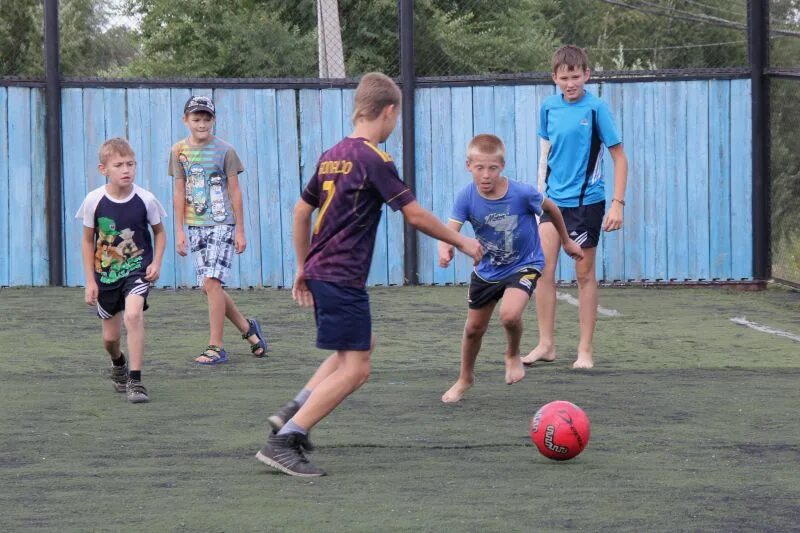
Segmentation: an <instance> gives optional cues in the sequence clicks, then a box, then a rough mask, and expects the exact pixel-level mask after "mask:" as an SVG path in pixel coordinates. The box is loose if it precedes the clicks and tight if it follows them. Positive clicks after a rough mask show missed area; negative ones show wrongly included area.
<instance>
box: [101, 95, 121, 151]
mask: <svg viewBox="0 0 800 533" xmlns="http://www.w3.org/2000/svg"><path fill="white" fill-rule="evenodd" d="M125 107H126V106H125V89H103V114H104V115H105V125H106V135H105V136H106V139H110V138H111V137H125V136H126V135H127V128H126V127H125V117H126V113H125Z"/></svg>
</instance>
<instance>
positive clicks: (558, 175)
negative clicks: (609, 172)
mask: <svg viewBox="0 0 800 533" xmlns="http://www.w3.org/2000/svg"><path fill="white" fill-rule="evenodd" d="M539 136H540V137H541V138H543V139H547V140H549V141H550V145H551V146H550V154H549V155H548V158H547V190H546V192H547V197H548V198H550V199H551V200H553V202H555V203H556V205H558V206H559V207H578V206H580V205H586V204H594V203H597V202H602V201H603V200H605V191H604V189H603V152H604V149H603V146H607V147H611V146H614V145H617V144H619V143H621V142H622V140H621V139H620V137H619V135H618V134H617V128H616V127H615V126H614V119H613V117H612V116H611V111H610V110H609V109H608V105H607V104H606V103H605V102H603V101H602V100H600V99H599V98H597V97H596V96H594V95H593V94H591V93H589V92H585V93H584V95H583V96H582V97H581V98H580V99H579V100H578V101H577V102H568V101H566V100H565V99H564V96H563V95H562V94H555V95H553V96H550V97H549V98H547V99H546V100H545V101H544V102H543V103H542V108H541V109H540V111H539Z"/></svg>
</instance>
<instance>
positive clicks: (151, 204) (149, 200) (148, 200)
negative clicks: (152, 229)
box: [136, 188, 167, 226]
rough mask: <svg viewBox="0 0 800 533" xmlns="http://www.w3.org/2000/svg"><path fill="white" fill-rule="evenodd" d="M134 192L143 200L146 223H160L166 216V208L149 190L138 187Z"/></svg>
mask: <svg viewBox="0 0 800 533" xmlns="http://www.w3.org/2000/svg"><path fill="white" fill-rule="evenodd" d="M136 192H137V193H138V194H139V196H140V197H141V198H142V200H143V201H144V205H145V207H147V223H148V224H150V225H151V226H155V225H156V224H161V220H162V219H164V218H166V217H167V210H166V209H164V206H163V205H161V202H159V201H158V198H156V197H155V195H154V194H153V193H151V192H150V191H147V190H145V189H142V188H139V189H138V190H137V191H136Z"/></svg>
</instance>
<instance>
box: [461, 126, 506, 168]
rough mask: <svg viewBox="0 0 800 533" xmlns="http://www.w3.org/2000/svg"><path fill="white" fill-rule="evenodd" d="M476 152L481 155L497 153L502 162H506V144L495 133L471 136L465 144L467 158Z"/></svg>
mask: <svg viewBox="0 0 800 533" xmlns="http://www.w3.org/2000/svg"><path fill="white" fill-rule="evenodd" d="M476 152H477V153H479V154H483V155H497V156H500V160H501V161H503V163H504V164H505V162H506V146H505V145H504V144H503V140H502V139H500V137H498V136H497V135H492V134H491V133H481V134H480V135H476V136H475V137H473V138H472V140H471V141H470V142H469V144H468V145H467V159H470V158H471V157H472V154H474V153H476Z"/></svg>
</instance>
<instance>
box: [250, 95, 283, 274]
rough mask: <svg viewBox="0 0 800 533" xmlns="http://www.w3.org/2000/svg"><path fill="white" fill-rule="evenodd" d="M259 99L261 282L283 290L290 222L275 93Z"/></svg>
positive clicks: (257, 124) (256, 121) (257, 141)
mask: <svg viewBox="0 0 800 533" xmlns="http://www.w3.org/2000/svg"><path fill="white" fill-rule="evenodd" d="M255 98H256V106H255V126H256V149H257V150H258V160H257V163H256V164H257V167H256V172H255V178H256V179H257V180H258V199H259V204H260V210H259V211H260V224H261V242H260V245H261V283H262V284H263V285H267V286H270V287H281V286H283V258H282V254H281V234H282V233H283V232H284V227H285V225H286V224H288V222H289V221H285V222H282V221H281V211H280V205H281V184H280V178H279V177H280V166H279V161H278V123H277V108H276V103H275V90H274V89H262V90H258V91H256V94H255ZM251 179H252V178H251ZM254 244H255V243H254Z"/></svg>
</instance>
